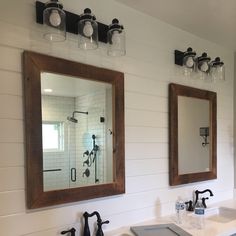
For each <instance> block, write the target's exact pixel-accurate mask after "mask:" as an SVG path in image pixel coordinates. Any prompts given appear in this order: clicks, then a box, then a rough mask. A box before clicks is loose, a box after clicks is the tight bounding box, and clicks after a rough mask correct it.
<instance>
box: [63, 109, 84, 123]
mask: <svg viewBox="0 0 236 236" xmlns="http://www.w3.org/2000/svg"><path fill="white" fill-rule="evenodd" d="M75 113H79V114H85V115H88V112H87V111H74V112H73V113H72V116H67V120H69V121H71V122H73V123H78V120H77V119H76V118H75Z"/></svg>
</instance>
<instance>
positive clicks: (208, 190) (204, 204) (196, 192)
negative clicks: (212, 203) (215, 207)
mask: <svg viewBox="0 0 236 236" xmlns="http://www.w3.org/2000/svg"><path fill="white" fill-rule="evenodd" d="M206 192H209V193H210V196H211V197H212V196H214V194H213V193H212V191H211V190H210V189H205V190H203V191H199V190H196V191H195V196H196V197H195V203H194V206H195V205H196V203H197V201H198V195H199V194H202V193H206ZM206 199H208V198H203V199H202V204H203V206H204V207H205V208H206V207H207V206H206V202H205V200H206Z"/></svg>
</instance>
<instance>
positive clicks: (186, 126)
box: [169, 84, 217, 186]
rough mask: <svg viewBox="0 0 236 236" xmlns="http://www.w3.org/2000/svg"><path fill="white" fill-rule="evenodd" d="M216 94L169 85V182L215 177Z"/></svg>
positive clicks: (176, 182)
mask: <svg viewBox="0 0 236 236" xmlns="http://www.w3.org/2000/svg"><path fill="white" fill-rule="evenodd" d="M216 128H217V125H216V93H215V92H211V91H207V90H202V89H197V88H192V87H187V86H183V85H178V84H170V85H169V142H170V145H169V182H170V185H171V186H172V185H180V184H187V183H192V182H197V181H204V180H210V179H215V178H217V157H216V150H217V149H216V142H217V141H216V138H217V137H216Z"/></svg>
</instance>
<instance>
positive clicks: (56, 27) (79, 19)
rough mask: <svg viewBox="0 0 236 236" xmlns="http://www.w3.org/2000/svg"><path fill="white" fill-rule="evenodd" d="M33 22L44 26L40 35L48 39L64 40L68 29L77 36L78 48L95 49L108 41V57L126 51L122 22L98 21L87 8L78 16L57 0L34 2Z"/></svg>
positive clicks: (120, 54)
mask: <svg viewBox="0 0 236 236" xmlns="http://www.w3.org/2000/svg"><path fill="white" fill-rule="evenodd" d="M36 22H37V23H39V24H43V25H44V34H43V37H44V38H45V39H46V40H49V41H51V42H61V41H64V40H66V32H69V33H72V34H77V35H78V37H79V39H78V40H79V43H78V46H79V48H81V49H84V50H90V49H96V48H98V42H99V41H100V42H103V43H107V44H108V49H107V54H108V55H109V56H124V55H125V54H126V47H125V31H124V27H123V25H121V24H120V23H119V21H118V20H117V19H113V20H112V23H111V24H110V25H105V24H103V23H100V22H97V21H96V17H95V15H94V14H93V13H92V11H91V10H90V9H89V8H86V9H85V10H84V12H83V13H82V14H80V15H77V14H74V13H71V12H68V11H65V10H63V5H62V4H61V3H60V2H59V1H58V0H50V1H49V2H47V3H42V2H40V1H36Z"/></svg>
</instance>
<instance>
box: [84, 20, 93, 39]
mask: <svg viewBox="0 0 236 236" xmlns="http://www.w3.org/2000/svg"><path fill="white" fill-rule="evenodd" d="M83 34H84V35H85V36H86V37H91V36H92V35H93V26H92V24H91V22H90V21H85V23H84V28H83Z"/></svg>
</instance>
